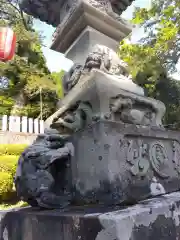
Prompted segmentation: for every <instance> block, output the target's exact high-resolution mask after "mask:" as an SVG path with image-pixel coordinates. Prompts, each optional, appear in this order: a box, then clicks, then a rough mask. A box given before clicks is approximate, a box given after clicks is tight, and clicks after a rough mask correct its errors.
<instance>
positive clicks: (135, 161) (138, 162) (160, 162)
mask: <svg viewBox="0 0 180 240" xmlns="http://www.w3.org/2000/svg"><path fill="white" fill-rule="evenodd" d="M123 147H124V148H126V149H127V150H126V154H127V155H126V156H127V162H128V163H129V164H130V165H131V168H130V172H131V174H132V175H133V176H141V177H143V176H146V174H147V172H148V170H149V169H150V167H151V168H152V169H153V171H154V172H155V173H156V174H157V175H158V176H159V177H160V178H163V179H164V178H168V177H169V175H168V155H167V152H166V148H165V147H164V145H163V144H162V143H161V142H152V143H144V142H143V140H126V143H125V142H123Z"/></svg>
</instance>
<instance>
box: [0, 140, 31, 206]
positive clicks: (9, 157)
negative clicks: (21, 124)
mask: <svg viewBox="0 0 180 240" xmlns="http://www.w3.org/2000/svg"><path fill="white" fill-rule="evenodd" d="M26 147H27V145H25V144H0V200H1V202H3V201H9V200H11V198H12V196H13V194H12V193H13V179H14V175H15V173H16V167H17V163H18V159H19V156H20V155H21V153H22V152H23V151H24V149H25V148H26Z"/></svg>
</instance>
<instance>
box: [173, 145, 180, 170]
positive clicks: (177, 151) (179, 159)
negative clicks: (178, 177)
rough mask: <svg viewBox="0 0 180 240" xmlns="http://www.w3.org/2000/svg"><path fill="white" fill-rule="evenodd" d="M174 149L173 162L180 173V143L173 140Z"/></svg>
mask: <svg viewBox="0 0 180 240" xmlns="http://www.w3.org/2000/svg"><path fill="white" fill-rule="evenodd" d="M172 149H173V163H174V165H175V167H174V168H175V169H176V171H177V172H178V174H180V144H179V142H177V141H173V143H172Z"/></svg>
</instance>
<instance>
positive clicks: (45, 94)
mask: <svg viewBox="0 0 180 240" xmlns="http://www.w3.org/2000/svg"><path fill="white" fill-rule="evenodd" d="M0 5H1V6H2V8H1V10H0V26H9V27H12V28H13V30H14V32H15V34H16V37H17V47H16V55H15V57H14V59H13V60H12V61H9V62H6V63H3V62H0V77H1V78H0V91H1V95H2V96H3V97H5V96H6V97H7V98H8V99H11V100H12V101H10V102H13V101H14V104H13V106H11V108H9V106H10V105H8V106H7V108H6V107H4V106H6V105H3V107H0V111H3V108H6V109H5V110H4V113H7V112H9V114H10V113H11V114H16V115H28V116H30V117H34V118H36V117H39V116H40V98H41V97H42V101H43V118H47V117H48V116H49V115H50V114H52V113H53V112H54V111H55V110H56V102H57V99H58V97H62V95H60V88H61V79H59V82H58V84H59V85H58V92H57V76H56V78H55V77H54V75H52V74H51V73H50V72H49V70H48V68H47V67H46V61H45V58H44V56H43V53H42V50H41V41H42V39H41V36H39V35H38V33H37V32H35V30H34V29H33V19H32V17H30V16H27V15H26V14H24V13H23V12H22V11H21V9H20V8H19V5H18V1H17V0H16V1H12V0H0ZM1 106H2V105H1Z"/></svg>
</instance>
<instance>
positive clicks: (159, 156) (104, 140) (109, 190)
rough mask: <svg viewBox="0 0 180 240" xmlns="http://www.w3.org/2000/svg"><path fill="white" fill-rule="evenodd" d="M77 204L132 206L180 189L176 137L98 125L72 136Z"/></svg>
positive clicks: (119, 125) (116, 125) (142, 129)
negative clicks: (124, 203) (129, 204)
mask: <svg viewBox="0 0 180 240" xmlns="http://www.w3.org/2000/svg"><path fill="white" fill-rule="evenodd" d="M71 141H72V143H73V145H74V147H75V155H74V157H73V158H72V162H71V168H72V169H71V171H72V179H73V180H72V184H73V187H74V192H75V200H76V202H78V203H80V202H84V203H99V204H106V205H109V204H110V205H111V204H122V203H123V202H126V203H134V202H136V201H139V200H142V199H146V198H148V197H152V196H156V195H161V194H165V193H169V192H173V191H178V190H179V189H180V137H179V133H177V132H173V131H165V130H163V129H157V128H155V129H153V128H150V127H148V126H146V127H145V126H137V125H130V124H129V125H128V124H122V123H117V122H111V121H100V122H97V123H96V124H94V125H92V126H89V127H87V128H85V129H84V130H82V131H78V132H76V133H74V134H73V135H72V138H71Z"/></svg>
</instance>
